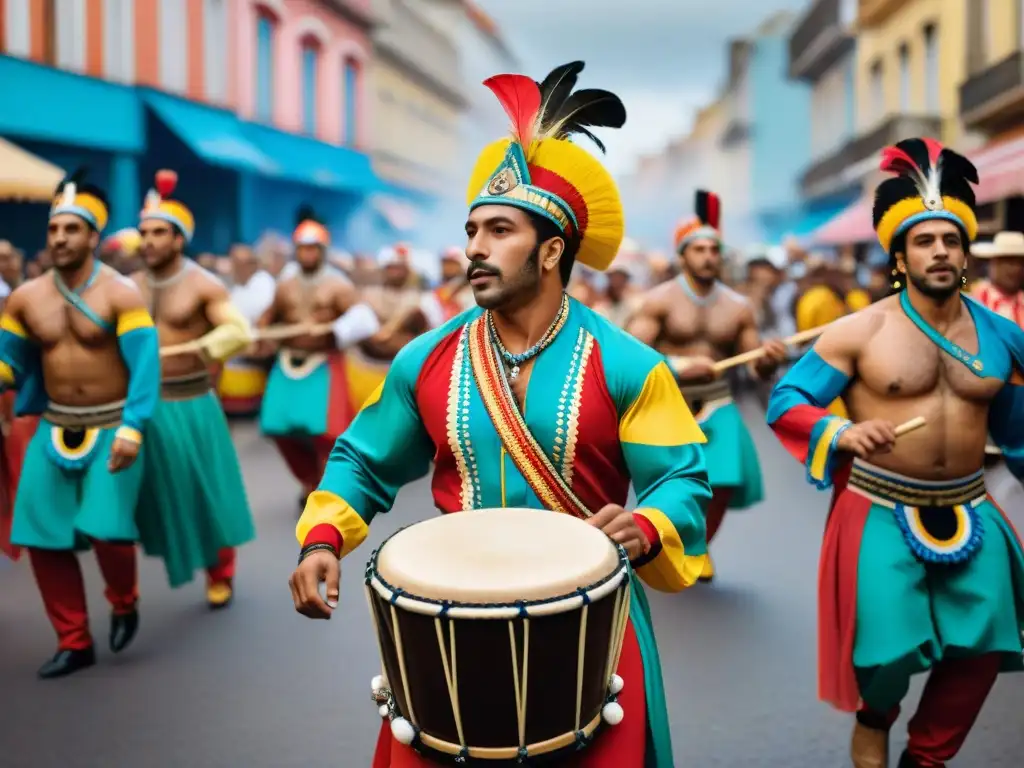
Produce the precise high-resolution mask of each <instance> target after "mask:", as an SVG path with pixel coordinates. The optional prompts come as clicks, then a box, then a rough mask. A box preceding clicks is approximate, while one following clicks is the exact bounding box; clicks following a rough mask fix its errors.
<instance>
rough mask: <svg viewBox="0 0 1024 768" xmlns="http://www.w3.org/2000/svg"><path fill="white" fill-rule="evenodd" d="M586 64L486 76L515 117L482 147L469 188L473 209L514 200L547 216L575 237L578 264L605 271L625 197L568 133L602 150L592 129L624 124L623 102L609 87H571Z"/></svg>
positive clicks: (621, 223) (620, 227)
mask: <svg viewBox="0 0 1024 768" xmlns="http://www.w3.org/2000/svg"><path fill="white" fill-rule="evenodd" d="M583 66H584V64H583V62H582V61H574V62H570V63H569V64H563V65H562V66H560V67H556V68H555V69H554V70H552V71H551V73H550V74H549V75H548V76H547V77H545V78H544V81H543V82H541V83H538V82H536V81H534V80H532V79H530V78H529V77H526V76H525V75H496V76H495V77H492V78H489V79H487V80H485V81H484V85H486V86H487V87H488V88H490V89H491V91H492V92H493V93H494V95H495V96H497V97H498V101H499V102H500V103H501V106H502V107H504V109H505V112H506V113H507V114H508V116H509V118H510V119H511V120H512V136H511V138H507V139H502V140H500V141H496V142H494V143H493V144H491V145H490V146H488V147H486V148H485V149H484V151H483V152H482V153H481V154H480V157H479V158H477V162H476V167H475V168H474V170H473V174H472V177H471V178H470V181H469V186H468V189H467V193H466V194H467V203H468V204H469V206H470V210H473V209H474V208H476V207H478V206H481V205H511V206H515V207H517V208H520V209H522V210H524V211H529V212H531V213H536V214H539V215H541V216H544V217H546V218H548V219H550V220H551V221H552V222H554V223H555V224H556V225H557V226H558V228H559V230H560V231H561V232H562V233H564V234H565V235H566V236H567V237H570V238H571V237H578V238H579V241H580V247H579V251H578V253H577V259H578V260H579V262H580V263H581V264H585V265H586V266H588V267H592V268H594V269H598V270H604V269H605V268H607V266H608V265H609V264H610V263H611V261H612V259H614V258H615V254H616V252H617V251H618V248H619V243H620V242H621V241H622V237H623V234H624V215H623V211H622V201H621V200H620V198H619V190H618V188H617V187H616V186H615V181H614V180H613V179H612V177H611V175H610V174H609V173H608V171H607V170H605V168H604V167H603V166H602V165H601V163H599V162H598V161H597V159H596V158H595V157H594V156H593V155H591V154H590V153H589V152H587V151H586V150H584V149H583V148H582V147H579V146H577V145H575V144H573V143H572V142H571V141H570V140H569V139H570V137H572V136H575V135H582V136H586V137H588V138H589V139H590V140H591V141H593V142H594V143H595V144H596V145H597V146H598V148H599V149H601V151H604V145H603V144H602V143H601V141H600V140H599V139H598V138H597V137H596V136H594V134H593V133H592V131H591V129H592V128H598V127H600V128H621V127H622V126H623V125H624V124H625V122H626V108H625V107H624V106H623V104H622V100H621V99H619V97H618V96H616V95H615V94H614V93H611V92H610V91H604V90H599V89H594V88H589V89H583V90H579V91H575V92H574V91H573V88H574V87H575V86H576V80H577V78H578V77H579V74H580V72H582V71H583Z"/></svg>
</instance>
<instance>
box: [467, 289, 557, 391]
mask: <svg viewBox="0 0 1024 768" xmlns="http://www.w3.org/2000/svg"><path fill="white" fill-rule="evenodd" d="M568 316H569V297H568V296H567V295H565V294H564V293H563V294H562V304H561V306H560V307H559V308H558V314H557V315H555V319H554V320H553V321H552V323H551V325H550V326H548V329H547V330H546V331H545V332H544V335H543V336H541V338H540V341H538V342H537V343H536V344H534V345H533V346H532V347H530V348H529V349H527V350H526V351H525V352H520V353H519V354H517V355H514V354H512V353H511V352H509V351H508V350H507V349H505V345H504V344H502V343H501V339H500V338H498V329H497V328H495V327H494V315H493V314H491V311H490V310H488V311H487V328H488V329H489V330H490V332H491V341H492V342H493V343H494V346H495V347H497V349H498V354H500V355H501V359H502V360H503V361H504V363H505V366H506V367H507V368H508V369H509V378H510V379H511V380H512V381H515V380H516V379H517V378H519V370H520V366H522V364H523V363H525V362H527V361H528V360H532V359H533V358H535V357H536V356H537V355H539V354H540V353H541V352H543V351H544V350H545V349H547V348H548V347H549V346H550V345H551V342H553V341H554V340H555V336H557V335H558V332H559V331H560V330H562V326H564V325H565V321H566V319H567V318H568Z"/></svg>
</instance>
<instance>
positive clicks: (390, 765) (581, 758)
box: [371, 622, 647, 768]
mask: <svg viewBox="0 0 1024 768" xmlns="http://www.w3.org/2000/svg"><path fill="white" fill-rule="evenodd" d="M618 674H619V675H620V676H621V677H622V680H623V682H624V683H625V686H624V687H623V689H622V692H621V693H620V694H619V697H618V701H619V704H621V705H622V710H623V712H624V713H625V717H624V718H623V720H622V722H621V723H619V724H618V725H614V726H608V725H606V726H605V727H604V729H603V730H602V731H601V732H600V734H599V735H598V737H597V739H596V740H595V741H594V743H593V744H591V745H590V746H589V747H587V748H586V749H584V750H583V751H582V752H578V753H576V754H573V755H570V756H568V757H566V758H565V759H564V760H562V761H560V762H559V763H558V765H559V766H560V767H561V768H640V767H641V766H643V764H644V755H645V753H646V751H647V694H646V692H645V690H644V662H643V657H641V655H640V644H639V643H638V642H637V639H636V633H635V632H634V631H633V622H628V623H627V624H626V639H625V642H624V643H623V645H622V656H621V657H620V658H619V669H618ZM437 765H439V763H437V762H436V761H433V760H429V759H428V758H426V757H423V756H422V755H420V754H419V753H418V752H416V751H415V750H414V749H413V748H412V747H407V746H404V745H402V744H399V743H398V742H397V741H395V739H394V738H393V737H392V735H391V727H390V725H389V724H388V722H387V721H386V720H385V721H384V723H383V724H382V725H381V729H380V735H379V736H378V738H377V751H376V753H375V754H374V756H373V763H372V765H371V768H434V767H435V766H437Z"/></svg>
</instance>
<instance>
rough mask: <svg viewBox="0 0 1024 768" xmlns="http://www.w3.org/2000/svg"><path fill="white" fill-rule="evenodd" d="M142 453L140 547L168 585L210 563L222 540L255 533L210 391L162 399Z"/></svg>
mask: <svg viewBox="0 0 1024 768" xmlns="http://www.w3.org/2000/svg"><path fill="white" fill-rule="evenodd" d="M144 458H145V462H144V466H145V486H144V489H143V492H142V494H141V495H140V497H139V506H138V525H139V534H140V538H141V541H142V546H143V549H144V551H145V552H146V554H148V555H153V556H156V557H159V558H161V559H163V561H164V565H165V567H166V569H167V579H168V581H169V582H170V584H171V586H172V587H177V586H180V585H182V584H185V583H187V582H189V581H191V580H192V578H193V577H194V575H195V572H196V571H199V570H203V569H205V568H207V567H209V566H212V565H215V564H216V563H217V555H218V553H219V551H220V550H221V549H222V548H224V547H237V546H241V545H242V544H245V543H247V542H249V541H251V540H252V539H254V538H255V536H256V530H255V526H254V525H253V520H252V513H251V512H250V509H249V502H248V499H247V497H246V493H245V485H244V483H243V481H242V472H241V469H240V468H239V466H238V456H237V454H236V453H235V446H234V444H233V443H232V442H231V434H230V432H229V430H228V424H227V419H226V418H225V417H224V412H223V410H222V409H221V407H220V403H219V402H218V400H217V398H216V396H215V395H214V394H213V393H212V392H206V393H205V394H203V395H199V396H198V397H192V398H189V399H185V400H161V401H160V404H159V405H158V406H157V408H156V411H155V412H154V414H153V419H152V420H151V421H150V423H149V426H148V427H147V428H146V451H145V454H144Z"/></svg>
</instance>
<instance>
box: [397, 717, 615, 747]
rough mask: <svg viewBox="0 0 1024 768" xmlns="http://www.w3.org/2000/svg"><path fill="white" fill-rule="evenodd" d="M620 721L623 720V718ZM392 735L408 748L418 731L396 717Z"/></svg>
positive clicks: (403, 719)
mask: <svg viewBox="0 0 1024 768" xmlns="http://www.w3.org/2000/svg"><path fill="white" fill-rule="evenodd" d="M619 719H620V720H621V717H620V718H619ZM391 735H392V736H394V737H395V741H397V742H398V743H399V744H405V745H406V746H408V745H410V744H412V741H413V739H415V738H416V729H415V728H413V727H412V723H410V722H409V721H408V720H406V719H405V718H404V717H396V718H395V719H394V720H392V721H391Z"/></svg>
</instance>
